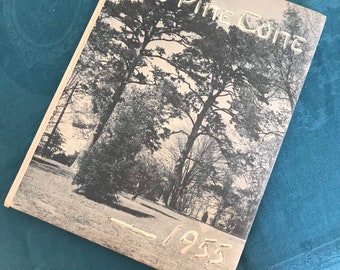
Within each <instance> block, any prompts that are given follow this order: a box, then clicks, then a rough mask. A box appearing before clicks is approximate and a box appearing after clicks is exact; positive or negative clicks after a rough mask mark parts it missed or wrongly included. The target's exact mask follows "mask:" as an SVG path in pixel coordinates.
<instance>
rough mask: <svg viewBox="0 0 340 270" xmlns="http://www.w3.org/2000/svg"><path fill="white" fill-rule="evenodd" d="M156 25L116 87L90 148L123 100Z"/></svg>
mask: <svg viewBox="0 0 340 270" xmlns="http://www.w3.org/2000/svg"><path fill="white" fill-rule="evenodd" d="M155 27H156V25H153V26H151V27H150V29H149V31H148V33H147V35H146V36H145V38H144V41H143V43H142V44H141V45H140V48H139V49H138V50H137V51H136V56H135V58H134V60H133V61H132V63H131V64H130V66H129V67H127V71H126V74H125V76H124V79H123V81H122V82H121V83H120V85H119V86H118V89H116V91H115V93H114V95H113V98H112V102H111V103H110V104H109V105H108V108H107V110H106V111H105V112H104V114H103V115H102V116H101V117H100V121H99V124H98V125H97V127H96V130H95V132H94V135H93V138H92V142H91V144H90V148H91V147H92V146H93V145H94V144H95V143H96V142H97V141H98V139H99V138H100V137H101V135H102V134H103V131H104V128H105V126H106V124H107V122H108V120H109V119H110V117H111V115H112V113H113V111H114V109H115V107H116V105H117V104H118V102H119V101H120V100H121V97H122V94H123V93H124V91H125V88H126V85H127V84H128V82H129V80H130V78H131V76H132V75H133V72H134V70H135V68H136V67H137V65H138V62H139V61H140V59H141V57H142V56H143V54H144V51H145V48H146V46H147V45H148V44H149V42H150V40H151V37H152V35H153V32H154V29H155Z"/></svg>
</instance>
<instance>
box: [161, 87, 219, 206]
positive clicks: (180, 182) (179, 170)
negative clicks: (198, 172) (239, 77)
mask: <svg viewBox="0 0 340 270" xmlns="http://www.w3.org/2000/svg"><path fill="white" fill-rule="evenodd" d="M215 99H216V96H214V95H213V94H212V93H211V94H210V95H209V96H208V99H207V100H206V102H205V103H204V106H203V108H202V110H201V112H200V113H199V114H198V115H197V118H196V121H195V123H194V125H193V127H192V129H191V132H190V134H189V136H188V139H187V141H186V144H185V146H184V149H183V150H182V151H181V153H180V157H179V158H178V160H177V162H176V165H175V168H174V173H175V179H174V184H173V185H174V188H173V190H172V193H171V195H170V198H169V200H170V201H169V204H168V205H169V206H170V207H171V208H174V209H176V210H178V208H179V200H180V198H181V197H182V196H183V195H184V189H185V188H186V187H187V186H188V185H189V184H190V182H188V181H185V179H184V178H183V168H184V165H185V161H186V160H187V158H188V156H189V154H190V152H191V150H192V147H193V145H194V143H195V141H196V139H197V137H198V133H199V130H200V127H201V126H202V123H203V120H204V118H205V116H206V114H207V112H208V110H209V109H210V108H211V106H212V105H213V103H214V102H215Z"/></svg>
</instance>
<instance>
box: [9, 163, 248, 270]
mask: <svg viewBox="0 0 340 270" xmlns="http://www.w3.org/2000/svg"><path fill="white" fill-rule="evenodd" d="M74 188H75V186H73V185H72V172H71V171H70V169H69V168H67V167H64V166H62V165H57V164H43V163H41V162H37V161H34V160H33V161H32V162H31V164H30V166H29V168H28V170H27V172H26V175H25V177H24V179H23V181H22V183H21V186H20V188H19V190H18V193H17V195H16V197H15V199H14V201H13V207H14V208H16V209H18V210H21V211H23V212H26V213H28V214H30V215H32V216H35V217H37V218H40V219H42V220H44V221H46V222H48V223H51V224H54V225H56V226H58V227H60V228H63V229H65V230H67V231H69V232H72V233H74V234H77V235H79V236H81V237H84V238H87V239H89V240H91V241H93V242H96V243H98V244H100V245H102V246H104V247H107V248H110V249H113V250H116V251H118V252H120V253H122V254H124V255H126V256H129V257H132V258H133V259H135V260H138V261H141V262H144V263H145V264H148V265H151V266H153V267H156V268H158V269H224V270H226V269H229V270H230V269H235V268H236V265H237V262H238V260H239V257H240V255H241V252H242V249H243V246H244V240H242V239H239V238H237V237H234V236H231V235H229V234H226V233H223V232H221V231H219V230H216V229H214V228H213V227H211V226H208V225H206V224H203V223H201V222H198V221H196V220H194V219H191V218H188V217H185V216H182V215H180V214H178V213H176V212H173V211H171V210H169V209H167V208H165V207H163V206H161V205H158V204H155V203H153V202H150V201H148V200H145V199H143V198H137V200H136V201H132V200H130V199H129V195H128V194H122V196H120V203H121V204H122V205H123V206H125V207H128V208H131V209H134V210H137V211H140V212H143V213H145V214H147V215H149V216H151V217H137V216H135V215H132V214H129V213H127V212H124V211H121V210H118V209H114V208H111V207H108V206H106V205H103V204H99V203H96V202H94V201H91V200H88V199H87V198H85V197H84V196H81V195H79V194H76V193H74V192H73V190H74ZM109 218H113V219H114V220H119V221H121V222H123V223H121V224H120V223H119V222H115V221H110V220H109ZM124 223H126V224H129V225H130V226H131V225H133V228H136V229H137V231H139V230H141V231H145V232H147V233H150V234H152V235H155V237H156V238H155V239H151V238H149V237H146V236H144V235H142V234H140V233H138V232H135V231H132V230H131V229H129V228H128V227H126V226H124ZM180 225H181V226H182V227H181V228H180V229H178V231H177V232H176V233H175V234H174V235H173V237H171V238H170V239H169V241H168V242H167V243H166V245H165V246H163V245H162V243H163V241H164V240H165V239H166V238H167V237H168V236H169V235H170V233H171V232H172V231H173V230H174V229H175V228H176V227H177V226H180ZM187 232H189V233H187ZM185 233H187V235H186V237H184V238H186V240H184V241H182V242H181V241H180V239H181V238H182V236H183V235H184V234H185ZM194 238H197V239H196V240H195V241H194V243H193V245H191V244H190V242H192V241H193V239H194ZM206 238H208V241H206V242H205V240H206ZM230 244H231V245H232V247H231V248H229V246H228V245H230ZM221 245H222V246H221ZM223 245H225V246H223ZM186 246H187V247H188V248H187V250H183V249H184V248H185V247H186ZM200 247H201V248H200ZM181 251H182V253H181ZM183 253H184V254H183ZM199 254H201V255H199ZM195 255H199V256H198V257H197V256H195Z"/></svg>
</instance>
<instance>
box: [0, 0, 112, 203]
mask: <svg viewBox="0 0 340 270" xmlns="http://www.w3.org/2000/svg"><path fill="white" fill-rule="evenodd" d="M105 2H106V0H98V3H97V5H96V8H95V10H94V12H93V14H92V16H91V18H90V21H89V23H88V24H87V26H86V28H85V31H84V33H83V35H82V37H81V39H80V42H79V44H78V45H77V48H76V50H75V52H74V54H73V56H72V58H71V61H70V63H69V65H68V66H67V69H66V71H65V73H64V75H63V77H62V80H61V82H60V84H59V86H58V88H57V90H56V93H55V94H54V96H53V98H52V101H51V103H50V105H49V106H48V109H47V111H46V113H45V115H44V118H43V120H42V122H41V123H40V126H39V128H38V131H37V133H36V134H35V136H34V139H33V141H32V143H31V145H30V147H29V149H28V151H27V153H26V155H25V158H24V161H23V163H22V165H21V167H20V169H19V171H18V173H17V175H16V177H15V179H14V182H13V184H12V186H11V188H10V190H9V192H8V194H7V196H6V199H5V202H4V206H5V207H7V208H9V207H11V206H12V201H13V199H14V197H15V194H16V192H17V190H18V188H19V186H20V183H21V181H22V179H23V177H24V174H25V173H26V170H27V168H28V165H29V163H30V161H31V159H32V157H33V155H34V152H35V149H36V147H37V146H38V144H39V141H40V139H41V137H42V135H43V132H44V131H45V129H46V126H47V124H48V122H49V120H50V118H51V116H52V114H53V111H54V109H55V107H56V105H57V103H58V102H59V99H60V97H61V95H62V92H63V90H64V88H65V87H66V85H67V83H68V80H69V79H70V77H71V75H72V72H73V70H74V68H75V66H76V63H77V61H78V59H79V57H80V55H81V53H82V51H83V49H84V47H85V45H86V42H87V40H88V38H89V36H90V34H91V32H92V29H93V27H94V26H95V23H96V21H97V18H98V17H99V15H100V12H101V10H102V8H103V6H104V4H105Z"/></svg>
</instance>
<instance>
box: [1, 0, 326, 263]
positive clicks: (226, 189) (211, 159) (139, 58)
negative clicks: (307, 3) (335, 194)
mask: <svg viewBox="0 0 340 270" xmlns="http://www.w3.org/2000/svg"><path fill="white" fill-rule="evenodd" d="M324 22H325V17H324V16H323V15H321V14H319V13H316V12H314V11H311V10H309V9H306V8H303V7H301V6H298V5H295V4H292V3H289V2H287V1H284V0H274V1H268V0H257V1H247V0H243V1H234V0H211V1H209V0H207V1H204V0H176V1H175V0H107V1H104V0H100V1H99V2H98V5H97V7H96V9H95V11H94V14H93V16H92V18H91V20H90V22H89V24H88V26H87V28H86V30H85V32H84V34H83V37H82V39H81V41H80V43H79V45H78V48H77V50H76V52H75V54H74V56H73V58H72V60H71V62H70V64H69V66H68V68H67V70H66V72H65V75H64V77H63V79H62V81H61V83H60V85H59V87H58V89H57V91H56V94H55V96H54V98H53V100H52V102H51V105H50V106H49V108H48V110H47V113H46V115H45V117H44V119H43V121H42V123H41V125H40V127H39V130H38V132H37V134H36V136H35V138H34V140H33V143H32V145H31V147H30V148H29V150H28V153H27V155H26V157H25V159H24V162H23V164H22V166H21V168H20V170H19V172H18V174H17V177H16V179H15V180H14V183H13V185H12V187H11V190H10V191H9V193H8V195H7V198H6V201H5V206H6V207H12V208H14V209H17V210H19V211H22V212H24V213H26V214H29V215H31V216H34V217H36V218H38V219H41V220H43V221H46V222H48V223H50V224H53V225H55V226H58V227H60V228H62V229H65V230H67V231H69V232H71V233H74V234H76V235H78V236H81V237H83V238H86V239H88V240H90V241H93V242H95V243H97V244H99V245H101V246H104V247H106V248H109V249H112V250H115V251H117V252H119V253H121V254H124V255H126V256H128V257H131V258H133V259H135V260H137V261H140V262H142V263H145V264H147V265H149V266H151V267H153V268H157V269H224V270H226V269H229V270H233V269H236V267H237V264H238V261H239V259H240V256H241V254H242V250H243V248H244V246H245V242H246V239H247V236H248V233H249V231H250V228H251V225H252V222H253V220H254V217H255V215H256V211H257V208H258V206H259V203H260V200H261V197H262V195H263V192H264V190H265V187H266V184H267V182H268V179H269V177H270V173H271V171H272V168H273V166H274V163H275V159H276V156H277V154H278V151H279V148H280V146H281V143H282V141H283V138H284V135H285V133H286V130H287V127H288V124H289V121H290V119H291V116H292V113H293V110H294V107H295V104H296V102H297V99H298V96H299V94H300V91H301V88H302V85H303V82H304V80H305V77H306V75H307V72H308V69H309V66H310V64H311V62H312V57H313V54H314V52H315V49H316V47H317V43H318V40H319V37H320V35H321V32H322V29H323V26H324Z"/></svg>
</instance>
